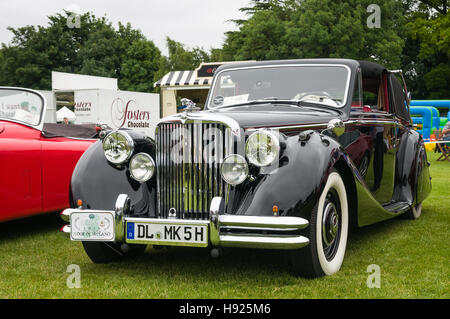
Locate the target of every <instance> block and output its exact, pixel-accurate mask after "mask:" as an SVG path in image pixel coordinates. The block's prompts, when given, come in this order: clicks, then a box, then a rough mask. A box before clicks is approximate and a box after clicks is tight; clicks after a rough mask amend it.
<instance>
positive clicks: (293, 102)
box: [213, 97, 301, 109]
mask: <svg viewBox="0 0 450 319" xmlns="http://www.w3.org/2000/svg"><path fill="white" fill-rule="evenodd" d="M300 102H301V101H298V100H288V99H282V100H279V99H277V98H272V97H271V98H264V99H260V100H251V101H247V102H242V103H237V104H228V105H221V106H216V107H214V108H213V109H222V108H227V107H233V106H245V105H256V104H288V105H295V106H296V107H298V106H301V105H300Z"/></svg>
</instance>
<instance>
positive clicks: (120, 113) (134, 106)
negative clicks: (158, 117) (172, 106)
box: [111, 97, 150, 128]
mask: <svg viewBox="0 0 450 319" xmlns="http://www.w3.org/2000/svg"><path fill="white" fill-rule="evenodd" d="M111 120H112V123H113V124H114V126H115V127H116V128H150V112H149V111H145V110H143V109H142V108H140V107H139V105H138V103H137V102H136V101H135V100H124V99H122V98H120V97H118V98H116V99H114V100H113V102H112V103H111Z"/></svg>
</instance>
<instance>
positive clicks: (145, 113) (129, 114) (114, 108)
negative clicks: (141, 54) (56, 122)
mask: <svg viewBox="0 0 450 319" xmlns="http://www.w3.org/2000/svg"><path fill="white" fill-rule="evenodd" d="M74 102H75V115H76V120H75V124H86V123H96V124H107V125H108V126H110V127H111V128H113V129H119V128H129V129H133V130H136V131H139V132H142V133H144V134H145V135H147V136H150V137H152V138H153V137H155V128H156V124H157V123H158V121H159V118H160V114H159V94H155V93H141V92H129V91H115V90H78V91H75V92H74Z"/></svg>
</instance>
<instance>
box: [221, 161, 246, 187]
mask: <svg viewBox="0 0 450 319" xmlns="http://www.w3.org/2000/svg"><path fill="white" fill-rule="evenodd" d="M220 174H221V175H222V178H223V180H224V181H225V182H227V183H228V184H231V185H238V184H241V183H242V182H243V181H245V179H246V178H247V176H248V164H247V161H246V160H245V158H244V157H243V156H241V155H238V154H231V155H228V156H227V157H225V158H224V159H223V161H222V164H221V166H220Z"/></svg>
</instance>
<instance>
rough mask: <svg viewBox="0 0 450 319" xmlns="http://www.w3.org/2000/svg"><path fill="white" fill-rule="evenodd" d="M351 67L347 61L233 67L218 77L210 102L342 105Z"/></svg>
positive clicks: (213, 104)
mask: <svg viewBox="0 0 450 319" xmlns="http://www.w3.org/2000/svg"><path fill="white" fill-rule="evenodd" d="M349 79H350V70H349V68H348V67H346V66H343V65H330V66H328V65H320V66H317V65H314V66H313V65H295V66H275V67H274V66H270V67H257V68H243V69H230V70H224V71H222V72H220V73H219V74H218V75H217V77H216V78H215V81H214V84H213V88H212V92H211V95H210V98H209V102H208V105H209V107H211V108H214V107H221V106H232V105H235V104H236V105H238V104H244V103H246V102H252V101H259V100H293V101H296V102H301V101H304V102H310V103H317V104H326V105H329V106H333V107H341V106H343V105H344V104H345V102H346V99H347V89H348V81H349Z"/></svg>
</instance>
